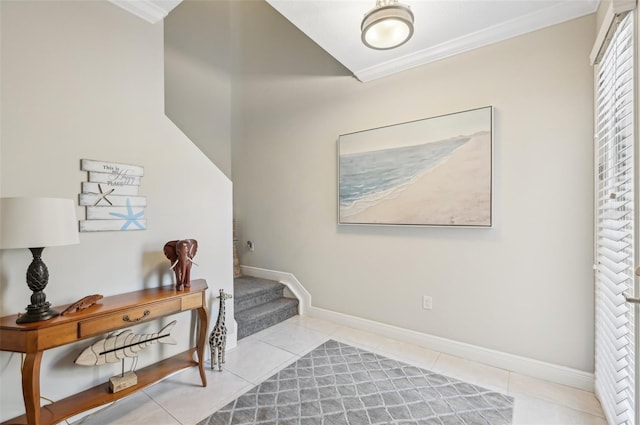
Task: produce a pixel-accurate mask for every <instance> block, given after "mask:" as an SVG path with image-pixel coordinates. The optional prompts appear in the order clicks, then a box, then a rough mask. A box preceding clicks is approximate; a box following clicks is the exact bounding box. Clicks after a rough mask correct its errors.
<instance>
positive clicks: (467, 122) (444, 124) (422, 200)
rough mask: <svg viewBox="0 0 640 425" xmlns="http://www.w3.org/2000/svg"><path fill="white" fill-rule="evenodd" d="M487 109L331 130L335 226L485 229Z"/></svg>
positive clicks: (489, 188) (489, 162)
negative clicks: (333, 139)
mask: <svg viewBox="0 0 640 425" xmlns="http://www.w3.org/2000/svg"><path fill="white" fill-rule="evenodd" d="M493 120H494V108H493V106H484V107H479V108H474V109H468V110H463V111H458V112H452V113H447V114H442V115H437V116H432V117H428V118H422V119H418V120H413V121H407V122H403V123H399V124H392V125H387V126H382V127H377V128H372V129H368V130H361V131H356V132H352V133H346V134H342V135H340V136H338V141H337V157H338V158H337V159H338V224H339V225H377V226H419V227H423V226H426V227H464V228H492V227H493V226H494V218H493V198H494V193H493V174H494V170H493V166H494V158H493V150H494V146H493V145H494V140H493V138H494V134H493V132H494V129H493V127H494V123H493Z"/></svg>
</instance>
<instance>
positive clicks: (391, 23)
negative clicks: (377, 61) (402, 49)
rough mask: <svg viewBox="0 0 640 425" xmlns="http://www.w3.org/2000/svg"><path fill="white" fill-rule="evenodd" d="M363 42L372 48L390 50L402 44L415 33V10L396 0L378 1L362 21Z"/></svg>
mask: <svg viewBox="0 0 640 425" xmlns="http://www.w3.org/2000/svg"><path fill="white" fill-rule="evenodd" d="M361 30H362V42H363V43H364V44H365V45H366V46H367V47H370V48H372V49H376V50H388V49H393V48H395V47H398V46H401V45H403V44H404V43H406V42H407V41H409V39H410V38H411V36H412V35H413V12H411V10H410V9H409V7H408V6H405V5H403V4H400V3H398V2H397V0H395V1H390V0H386V1H384V2H382V1H378V3H377V6H376V7H375V8H374V9H373V10H371V11H370V12H369V13H367V14H366V15H365V17H364V19H363V21H362V25H361Z"/></svg>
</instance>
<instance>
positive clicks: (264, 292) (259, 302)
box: [233, 276, 298, 339]
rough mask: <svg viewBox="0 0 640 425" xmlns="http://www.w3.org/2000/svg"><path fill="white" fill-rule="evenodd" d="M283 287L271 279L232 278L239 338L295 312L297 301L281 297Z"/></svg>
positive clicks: (284, 318) (273, 323)
mask: <svg viewBox="0 0 640 425" xmlns="http://www.w3.org/2000/svg"><path fill="white" fill-rule="evenodd" d="M284 288H285V286H284V285H283V284H281V283H279V282H275V281H273V280H268V279H262V278H259V277H252V276H240V277H236V278H235V279H234V280H233V291H234V309H235V319H236V322H237V323H238V339H241V338H244V337H246V336H249V335H252V334H254V333H256V332H260V331H261V330H263V329H266V328H268V327H271V326H273V325H275V324H277V323H280V322H282V321H284V320H287V319H288V318H290V317H293V316H295V315H297V314H298V300H297V299H296V298H285V297H284Z"/></svg>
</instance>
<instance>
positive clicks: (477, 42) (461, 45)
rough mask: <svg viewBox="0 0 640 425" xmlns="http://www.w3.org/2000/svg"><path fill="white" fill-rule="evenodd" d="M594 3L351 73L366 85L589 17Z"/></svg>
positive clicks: (542, 13)
mask: <svg viewBox="0 0 640 425" xmlns="http://www.w3.org/2000/svg"><path fill="white" fill-rule="evenodd" d="M598 3H599V1H598V0H588V1H570V2H562V3H559V4H557V5H555V6H551V7H548V8H546V9H542V10H539V11H537V12H534V13H530V14H528V15H525V16H522V17H520V18H516V19H512V20H510V21H507V22H504V23H502V24H500V25H494V26H492V27H489V28H487V29H484V30H481V31H477V32H475V33H472V34H468V35H465V36H462V37H458V38H456V39H454V40H451V41H448V42H446V43H442V44H439V45H437V46H434V47H431V48H428V49H423V50H420V51H418V52H415V53H412V54H409V55H405V56H402V57H399V58H397V59H393V60H390V61H387V62H384V63H381V64H378V65H374V66H372V67H369V68H364V69H361V70H358V71H354V75H355V76H356V78H358V80H360V81H362V82H367V81H371V80H375V79H377V78H382V77H386V76H388V75H391V74H395V73H397V72H400V71H404V70H407V69H411V68H415V67H417V66H420V65H425V64H428V63H431V62H435V61H438V60H440V59H444V58H448V57H450V56H454V55H457V54H459V53H463V52H467V51H469V50H473V49H477V48H479V47H483V46H487V45H489V44H493V43H497V42H499V41H503V40H507V39H509V38H512V37H516V36H518V35H522V34H525V33H528V32H531V31H535V30H539V29H542V28H545V27H549V26H552V25H556V24H559V23H562V22H565V21H568V20H571V19H575V18H579V17H581V16H585V15H588V14H590V13H593V12H595V11H596V9H597V8H598Z"/></svg>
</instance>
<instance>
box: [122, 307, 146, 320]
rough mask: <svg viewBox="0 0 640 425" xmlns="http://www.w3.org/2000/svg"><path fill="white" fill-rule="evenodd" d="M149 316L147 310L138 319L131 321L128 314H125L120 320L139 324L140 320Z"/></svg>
mask: <svg viewBox="0 0 640 425" xmlns="http://www.w3.org/2000/svg"><path fill="white" fill-rule="evenodd" d="M150 314H151V312H150V311H149V310H145V311H144V313H142V316H140V317H138V318H136V319H132V318H130V317H129V315H128V314H125V315H124V316H123V317H122V320H124V321H125V322H139V321H141V320H142V319H144V318H145V317H147V316H148V315H150Z"/></svg>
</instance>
